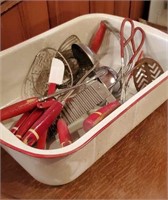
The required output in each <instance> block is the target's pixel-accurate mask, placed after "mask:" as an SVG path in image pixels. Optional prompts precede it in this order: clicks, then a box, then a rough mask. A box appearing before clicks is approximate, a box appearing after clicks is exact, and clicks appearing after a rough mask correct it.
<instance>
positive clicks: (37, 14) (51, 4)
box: [0, 0, 145, 50]
mask: <svg viewBox="0 0 168 200" xmlns="http://www.w3.org/2000/svg"><path fill="white" fill-rule="evenodd" d="M144 2H145V1H131V0H130V1H116V0H113V1H111V0H110V1H109V0H108V1H90V0H82V1H70V0H66V1H60V0H58V1H47V0H43V1H4V2H2V3H1V5H0V6H1V50H4V49H6V48H9V47H11V46H13V45H15V44H18V43H20V42H22V41H24V40H27V39H29V38H31V37H33V36H35V35H38V34H40V33H42V32H44V31H46V30H49V29H50V28H53V27H55V26H57V25H59V24H62V23H64V22H66V21H68V20H70V19H73V18H75V17H78V16H80V15H84V14H88V13H108V14H112V15H118V16H123V17H130V18H132V19H134V20H138V19H139V18H141V17H142V16H143V14H144V13H143V12H144V8H145V3H144Z"/></svg>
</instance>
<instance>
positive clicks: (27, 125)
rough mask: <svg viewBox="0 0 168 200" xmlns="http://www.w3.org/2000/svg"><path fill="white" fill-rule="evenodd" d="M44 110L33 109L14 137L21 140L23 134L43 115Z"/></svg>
mask: <svg viewBox="0 0 168 200" xmlns="http://www.w3.org/2000/svg"><path fill="white" fill-rule="evenodd" d="M43 112H44V110H42V109H38V108H36V109H34V110H33V112H32V113H31V114H30V115H29V116H28V118H27V119H26V122H25V123H24V124H22V126H21V127H20V128H19V129H18V131H17V134H16V137H18V138H19V139H22V137H23V136H24V134H25V133H26V132H27V131H28V130H29V128H30V127H31V126H32V125H33V124H34V123H35V121H36V120H37V119H38V118H39V117H40V116H41V115H42V114H43Z"/></svg>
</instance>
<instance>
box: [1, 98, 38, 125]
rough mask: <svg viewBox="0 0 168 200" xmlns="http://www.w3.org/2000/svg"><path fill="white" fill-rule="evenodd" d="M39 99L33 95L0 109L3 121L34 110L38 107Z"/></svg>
mask: <svg viewBox="0 0 168 200" xmlns="http://www.w3.org/2000/svg"><path fill="white" fill-rule="evenodd" d="M38 101H39V100H38V97H32V98H29V99H26V100H22V101H20V102H17V103H15V104H12V105H10V106H7V107H5V108H2V109H1V110H0V116H1V121H3V120H6V119H9V118H11V117H15V116H17V115H20V114H22V113H25V112H27V111H30V110H32V109H33V108H35V107H36V105H37V102H38Z"/></svg>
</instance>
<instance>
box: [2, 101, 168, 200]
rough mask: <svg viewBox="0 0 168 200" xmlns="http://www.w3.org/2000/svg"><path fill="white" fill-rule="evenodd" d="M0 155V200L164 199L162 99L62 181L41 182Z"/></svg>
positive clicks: (164, 105) (164, 123)
mask: <svg viewBox="0 0 168 200" xmlns="http://www.w3.org/2000/svg"><path fill="white" fill-rule="evenodd" d="M1 155H2V157H1V162H2V163H1V195H2V197H1V198H2V199H152V200H153V199H167V198H168V196H167V103H166V102H165V103H164V104H163V105H161V106H160V107H159V108H158V109H157V110H156V111H154V112H153V113H152V114H151V115H150V116H149V117H148V118H146V119H145V120H144V121H143V122H142V123H141V124H139V125H138V126H137V127H136V128H135V129H134V130H133V131H131V132H130V133H129V134H128V135H127V136H126V137H125V138H124V139H122V140H121V141H120V142H119V143H118V144H117V145H115V146H114V147H113V148H112V149H111V150H109V151H108V152H107V153H106V154H105V155H104V156H103V157H101V158H100V159H99V160H98V161H97V162H96V163H95V164H94V165H93V166H92V167H90V168H89V169H88V170H87V171H86V172H85V173H83V174H82V175H81V176H80V177H78V178H77V179H76V180H75V181H73V182H71V183H69V184H67V185H63V186H59V187H58V186H57V187H53V186H52V187H51V186H47V185H44V184H41V183H39V182H37V181H36V180H34V179H33V178H32V177H31V176H30V175H29V174H28V173H27V172H26V171H25V170H24V169H23V168H22V167H21V166H20V165H19V164H17V163H16V161H15V160H13V158H11V157H10V156H9V155H8V154H7V153H6V152H5V151H4V150H2V151H1Z"/></svg>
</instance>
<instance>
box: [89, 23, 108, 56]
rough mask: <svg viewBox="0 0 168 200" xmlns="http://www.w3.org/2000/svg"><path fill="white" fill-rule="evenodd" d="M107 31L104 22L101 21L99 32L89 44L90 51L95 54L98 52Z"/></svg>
mask: <svg viewBox="0 0 168 200" xmlns="http://www.w3.org/2000/svg"><path fill="white" fill-rule="evenodd" d="M106 29H107V27H106V25H105V23H104V22H103V21H101V22H100V25H99V28H98V30H97V31H96V33H95V34H94V35H93V37H92V38H91V41H90V44H89V47H90V49H91V50H92V51H94V53H97V52H98V50H99V48H100V46H101V44H102V41H103V38H104V35H105V32H106Z"/></svg>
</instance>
